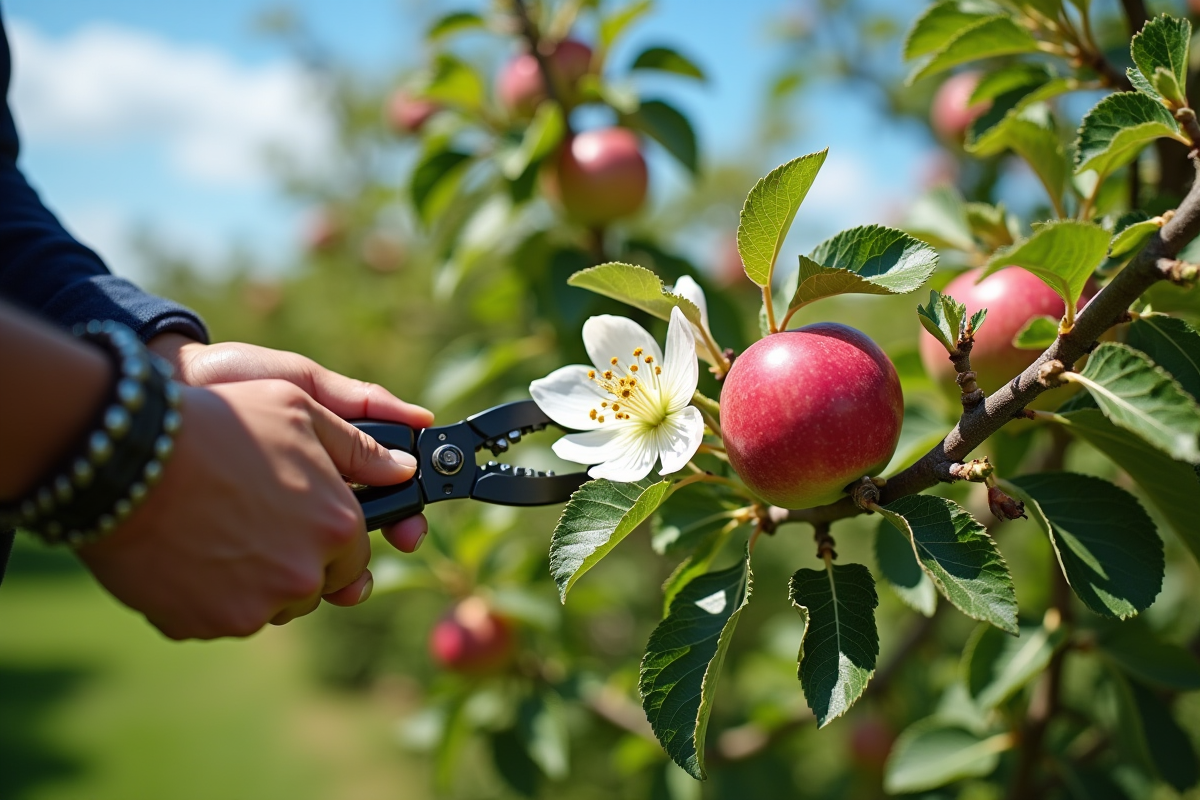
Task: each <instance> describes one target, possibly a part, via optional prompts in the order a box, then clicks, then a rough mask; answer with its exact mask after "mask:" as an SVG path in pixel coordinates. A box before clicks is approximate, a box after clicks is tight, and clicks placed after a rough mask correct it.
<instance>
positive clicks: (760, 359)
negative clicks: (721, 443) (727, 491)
mask: <svg viewBox="0 0 1200 800" xmlns="http://www.w3.org/2000/svg"><path fill="white" fill-rule="evenodd" d="M903 419H904V396H903V394H902V393H901V391H900V378H899V377H898V376H897V375H896V368H895V367H893V366H892V362H891V361H890V360H889V359H888V357H887V355H885V354H884V352H883V351H882V350H880V349H879V346H878V345H876V344H875V343H874V342H873V341H871V339H870V338H869V337H867V336H866V334H864V333H862V332H861V331H857V330H855V329H854V328H851V327H849V326H846V325H839V324H837V323H834V322H821V323H817V324H815V325H806V326H805V327H803V328H798V329H797V330H794V331H783V332H781V333H775V334H771V335H770V336H767V337H766V338H764V339H760V340H759V341H758V342H755V343H754V344H753V345H751V346H750V348H749V349H747V350H746V352H744V353H742V354H741V355H740V356H738V357H737V360H736V361H734V363H733V368H732V369H731V370H730V371H729V375H728V376H727V377H726V378H725V384H724V386H723V387H722V388H721V427H722V428H724V430H725V448H726V450H727V452H728V455H729V462H730V463H731V464H732V465H733V468H734V469H735V470H737V473H738V475H740V476H741V478H742V480H744V481H745V482H746V485H747V486H749V487H750V489H752V490H753V491H754V492H755V493H756V494H758V495H759V496H760V497H762V498H763V499H764V500H766V501H768V502H771V503H774V504H776V505H779V506H783V507H785V508H810V507H812V506H818V505H824V504H826V503H832V502H834V501H836V500H838V499H840V498H842V497H844V496H845V495H844V492H843V490H844V489H845V488H846V486H848V485H849V484H851V483H853V482H854V481H856V480H858V479H859V478H861V477H863V476H864V475H878V474H879V473H880V471H881V470H883V468H884V467H886V466H887V463H888V461H889V460H890V459H891V457H892V453H893V452H895V450H896V442H897V441H898V440H899V438H900V423H901V422H902V421H903Z"/></svg>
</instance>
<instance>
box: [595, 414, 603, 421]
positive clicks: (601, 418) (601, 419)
mask: <svg viewBox="0 0 1200 800" xmlns="http://www.w3.org/2000/svg"><path fill="white" fill-rule="evenodd" d="M596 421H597V422H604V415H603V414H601V415H600V418H599V419H597V420H596Z"/></svg>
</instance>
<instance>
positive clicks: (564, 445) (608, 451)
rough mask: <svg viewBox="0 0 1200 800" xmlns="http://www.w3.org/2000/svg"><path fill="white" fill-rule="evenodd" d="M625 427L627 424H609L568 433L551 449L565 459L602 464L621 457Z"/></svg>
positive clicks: (577, 462) (579, 462)
mask: <svg viewBox="0 0 1200 800" xmlns="http://www.w3.org/2000/svg"><path fill="white" fill-rule="evenodd" d="M624 428H625V426H618V425H612V424H609V425H605V426H604V427H603V428H598V429H596V430H591V431H587V432H585V433H568V434H567V435H566V436H564V437H562V438H561V439H559V440H558V441H557V442H555V443H554V444H553V445H551V447H550V449H551V450H553V451H554V454H555V455H556V456H558V457H559V458H561V459H563V460H564V461H574V462H575V463H576V464H602V463H604V462H605V461H609V460H611V459H614V458H618V457H620V456H621V454H622V453H623V452H624V448H625V444H624V442H622V441H621V433H622V431H623V430H624Z"/></svg>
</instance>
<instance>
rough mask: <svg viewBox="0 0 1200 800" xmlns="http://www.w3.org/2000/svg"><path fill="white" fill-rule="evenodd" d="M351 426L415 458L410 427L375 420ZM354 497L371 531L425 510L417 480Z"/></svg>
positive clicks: (367, 490)
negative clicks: (360, 506)
mask: <svg viewBox="0 0 1200 800" xmlns="http://www.w3.org/2000/svg"><path fill="white" fill-rule="evenodd" d="M350 424H351V425H353V426H354V427H356V428H358V429H359V430H360V431H362V432H363V433H365V434H367V435H368V436H370V437H371V438H372V439H374V440H375V441H377V442H379V443H380V444H381V445H383V446H384V447H386V448H387V449H389V450H403V451H405V452H406V453H412V454H413V455H416V449H417V448H416V435H415V433H414V432H413V429H412V428H410V427H408V426H407V425H401V424H399V423H396V422H380V421H379V420H374V419H356V420H351V421H350ZM354 496H355V497H356V498H358V502H359V504H360V505H362V509H363V516H364V517H366V520H367V530H369V531H373V530H376V529H378V528H382V527H383V526H384V525H390V524H391V523H393V522H399V521H400V520H402V519H406V518H408V517H411V516H414V515H416V514H420V513H421V511H422V510H423V509H424V508H425V497H424V496H423V495H422V494H421V486H420V484H419V483H418V481H417V479H416V478H415V477H414V478H410V479H409V480H407V481H405V482H404V483H400V484H397V485H395V486H368V487H366V488H365V489H358V490H356V491H355V492H354Z"/></svg>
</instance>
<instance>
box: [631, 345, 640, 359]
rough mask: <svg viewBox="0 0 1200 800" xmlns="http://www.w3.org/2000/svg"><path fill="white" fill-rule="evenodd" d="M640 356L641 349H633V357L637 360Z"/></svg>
mask: <svg viewBox="0 0 1200 800" xmlns="http://www.w3.org/2000/svg"><path fill="white" fill-rule="evenodd" d="M641 354H642V348H640V347H635V348H633V357H634V358H637V357H638V356H640V355H641Z"/></svg>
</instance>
